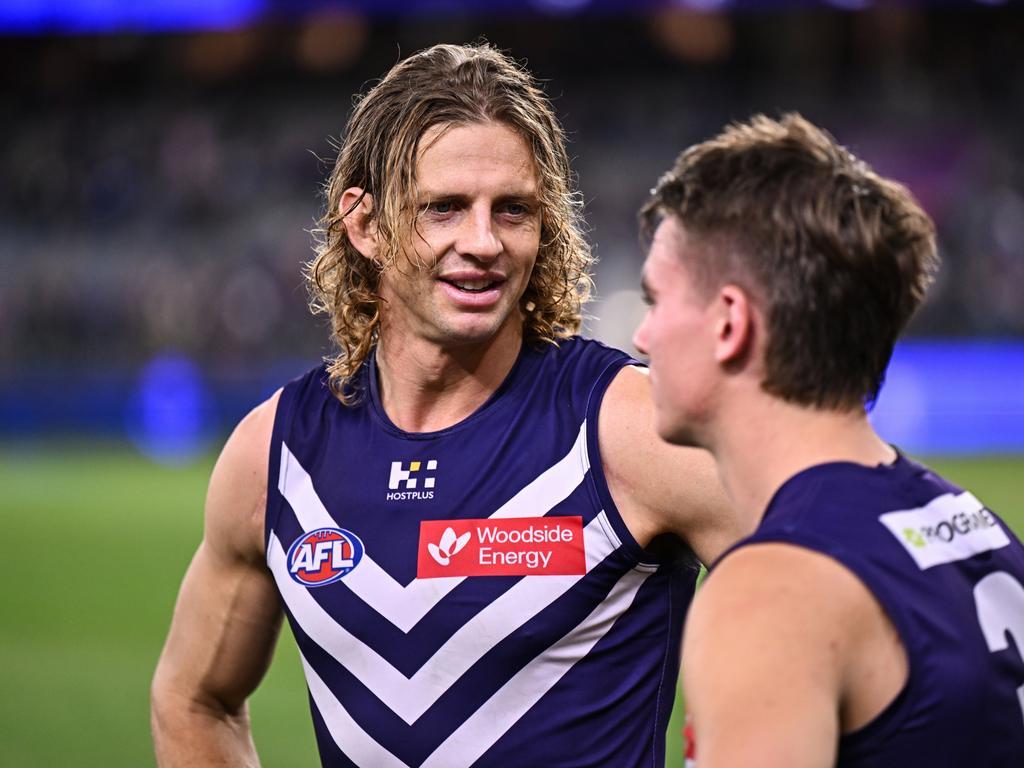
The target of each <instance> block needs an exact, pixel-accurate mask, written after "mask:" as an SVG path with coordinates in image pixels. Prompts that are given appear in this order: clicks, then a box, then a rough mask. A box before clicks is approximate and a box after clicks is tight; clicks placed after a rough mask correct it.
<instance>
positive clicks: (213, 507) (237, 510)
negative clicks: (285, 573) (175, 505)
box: [206, 390, 281, 560]
mask: <svg viewBox="0 0 1024 768" xmlns="http://www.w3.org/2000/svg"><path fill="white" fill-rule="evenodd" d="M280 397H281V390H278V391H277V392H275V393H274V394H273V395H271V396H270V397H269V398H267V399H266V400H265V401H264V402H262V403H260V404H259V405H258V406H256V407H255V408H253V409H252V410H251V411H250V412H249V413H248V414H247V415H246V416H245V418H243V419H242V420H241V421H240V422H239V423H238V426H236V427H235V429H234V431H233V432H232V433H231V436H230V437H229V438H228V440H227V442H226V443H225V445H224V448H223V450H222V451H221V454H220V457H219V458H218V459H217V463H216V465H215V466H214V468H213V474H212V475H211V476H210V486H209V489H208V491H207V494H206V540H207V542H208V543H210V544H211V545H212V546H215V547H217V548H218V549H221V554H224V555H228V556H232V555H233V556H235V557H241V558H243V559H246V560H262V559H263V556H264V551H265V550H264V547H265V545H264V541H263V522H264V514H265V509H266V503H267V478H268V462H269V456H270V438H271V434H272V432H273V429H274V418H275V415H276V413H277V403H278V400H279V399H280Z"/></svg>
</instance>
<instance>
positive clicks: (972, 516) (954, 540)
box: [878, 491, 1010, 571]
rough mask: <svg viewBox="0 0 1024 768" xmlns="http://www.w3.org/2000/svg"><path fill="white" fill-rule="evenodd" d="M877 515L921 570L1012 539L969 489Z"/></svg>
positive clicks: (1003, 544) (977, 552)
mask: <svg viewBox="0 0 1024 768" xmlns="http://www.w3.org/2000/svg"><path fill="white" fill-rule="evenodd" d="M878 519H879V521H880V522H881V523H882V525H884V526H885V527H886V528H888V529H889V531H890V532H891V533H892V535H893V536H895V537H896V540H897V541H899V543H900V544H902V545H903V548H904V549H906V550H907V552H908V553H909V554H910V556H911V557H912V558H914V562H916V563H917V567H918V568H920V569H921V570H922V571H923V570H925V569H926V568H931V567H932V566H935V565H942V564H943V563H953V562H956V561H957V560H966V559H967V558H968V557H973V556H974V555H977V554H980V553H981V552H988V551H989V550H992V549H999V548H1000V547H1005V546H1006V545H1007V544H1009V543H1010V539H1009V538H1008V537H1007V536H1006V532H1005V531H1003V529H1002V527H1001V526H1000V525H999V523H998V521H997V520H996V518H995V515H993V514H992V512H991V511H990V510H989V509H988V508H987V507H986V506H985V505H984V504H982V503H981V502H980V501H978V500H977V499H976V498H975V497H974V496H973V495H972V494H970V493H968V492H967V491H964V492H963V493H959V494H952V493H944V494H942V495H941V496H938V497H936V498H934V499H932V500H931V501H930V502H928V503H927V504H926V505H925V506H923V507H918V508H917V509H905V510H900V511H897V512H887V513H886V514H884V515H881V516H880V517H879V518H878Z"/></svg>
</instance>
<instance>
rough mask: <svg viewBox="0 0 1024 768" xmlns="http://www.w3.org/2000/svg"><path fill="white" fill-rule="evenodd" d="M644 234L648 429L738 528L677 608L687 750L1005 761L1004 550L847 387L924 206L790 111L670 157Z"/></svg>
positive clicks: (1012, 564)
mask: <svg viewBox="0 0 1024 768" xmlns="http://www.w3.org/2000/svg"><path fill="white" fill-rule="evenodd" d="M642 218H643V220H644V222H645V224H646V227H647V229H648V231H649V232H652V233H653V238H652V241H651V245H650V252H649V255H648V257H647V262H646V264H645V266H644V276H643V282H644V286H645V289H646V292H647V294H648V296H649V299H650V304H651V306H650V309H649V311H648V314H647V316H646V318H645V319H644V321H643V323H642V325H641V326H640V327H639V328H638V329H637V332H636V336H635V341H636V345H637V347H638V348H639V349H641V350H642V351H645V352H647V353H648V354H649V355H650V359H651V381H652V387H653V391H654V400H655V412H656V424H657V430H658V433H659V434H660V435H661V436H662V437H663V438H665V439H666V440H669V441H671V442H673V443H676V444H679V445H691V446H703V447H706V448H708V449H710V451H711V452H712V454H713V455H714V456H715V459H716V461H717V463H718V467H719V473H720V475H721V477H722V480H723V483H724V485H725V487H726V490H727V492H728V493H729V495H730V497H731V498H732V500H733V502H734V504H735V507H736V510H737V512H738V513H739V514H740V515H741V516H744V517H746V518H747V521H748V525H749V526H750V527H751V528H752V529H753V528H754V527H755V526H756V532H755V533H754V534H753V535H751V536H748V537H746V538H743V539H742V540H740V541H738V542H737V543H736V544H734V545H733V546H732V547H731V548H730V549H729V551H728V552H727V553H726V554H725V555H723V556H722V557H721V558H720V559H719V560H718V561H717V562H716V563H715V564H714V565H713V566H712V570H711V573H710V574H709V577H708V579H707V580H706V582H705V584H704V586H703V587H702V590H701V592H700V594H699V595H698V596H697V598H696V599H695V601H694V604H693V607H692V610H691V612H690V616H689V617H688V619H687V628H686V636H685V640H684V646H683V647H684V650H683V654H684V656H683V669H684V673H683V675H684V686H685V692H686V698H687V706H688V709H689V710H690V712H691V715H692V726H693V730H694V732H695V737H696V739H695V747H696V764H697V766H699V768H733V767H735V768H749V767H750V766H758V768H776V767H777V768H812V767H813V768H824V766H832V765H838V766H843V767H844V768H853V767H854V766H857V767H858V768H859V767H860V766H864V767H865V768H867V766H871V767H872V768H906V767H907V766H929V768H933V767H934V768H937V767H938V766H948V767H949V768H953V766H956V767H957V768H962V767H963V766H974V765H977V766H986V767H987V768H1011V766H1020V765H1024V685H1022V683H1024V660H1022V658H1021V653H1022V649H1024V547H1022V545H1021V543H1020V541H1019V540H1018V539H1017V538H1016V537H1015V536H1014V535H1013V534H1012V533H1011V532H1010V531H1009V530H1008V529H1007V528H1006V526H1005V525H1004V524H1003V523H1002V521H1001V520H999V519H998V517H996V515H995V514H994V513H993V512H992V511H991V510H989V509H987V508H986V507H985V506H984V505H983V504H982V503H981V502H980V501H978V499H976V498H975V497H974V496H972V495H971V494H970V493H969V492H966V491H963V490H961V489H959V488H957V487H956V486H954V485H953V484H952V483H949V482H948V481H946V480H944V479H942V478H941V477H938V476H937V475H935V474H934V473H933V472H931V471H930V470H928V469H927V468H926V467H923V466H921V465H920V464H917V463H915V462H913V461H911V460H910V459H908V458H907V457H905V456H904V455H902V454H901V453H899V452H898V451H897V450H896V449H894V448H893V447H892V446H890V445H888V444H886V443H885V442H884V441H882V440H881V439H880V438H879V437H878V435H877V434H876V433H875V432H874V430H873V429H872V427H871V425H870V423H869V422H868V419H867V414H866V411H865V405H866V404H867V403H870V402H871V401H872V400H874V398H875V397H876V396H877V394H878V391H879V388H880V387H881V383H882V378H883V375H884V373H885V368H886V365H887V364H888V361H889V357H890V355H891V353H892V349H893V346H894V344H895V342H896V338H897V337H898V335H899V334H900V332H901V331H902V330H903V328H904V326H905V325H906V323H907V321H908V320H909V319H910V317H911V315H912V314H913V312H914V310H915V309H916V308H917V306H918V304H919V303H920V302H921V300H922V298H923V296H924V293H925V290H926V288H927V286H928V284H929V282H930V281H931V279H932V275H933V274H934V271H935V269H936V267H937V257H936V252H935V238H934V232H933V227H932V223H931V221H930V220H929V218H928V216H927V215H926V214H925V213H924V212H923V211H922V210H921V208H920V207H919V206H918V205H917V203H916V202H915V201H914V200H913V198H912V197H911V195H910V193H909V192H908V191H907V190H906V189H905V188H903V187H902V186H900V185H898V184H896V183H894V182H892V181H889V180H886V179H883V178H881V177H879V176H878V175H877V174H875V173H874V172H872V171H871V170H870V169H869V168H868V167H867V166H866V165H864V163H862V162H861V161H859V160H857V159H856V158H854V157H853V156H852V155H851V154H850V153H849V152H847V151H846V150H845V149H843V148H842V147H840V146H839V145H837V144H836V143H835V141H834V140H833V139H832V137H831V136H829V135H828V134H827V133H825V132H824V131H822V130H820V129H818V128H817V127H815V126H814V125H812V124H811V123H809V122H808V121H806V120H804V119H803V118H801V117H799V116H797V115H788V116H786V117H784V118H783V119H782V120H781V121H774V120H770V119H768V118H766V117H763V116H759V117H756V118H754V119H753V120H751V121H749V122H747V123H743V124H736V125H732V126H730V127H729V128H727V129H726V130H725V131H724V132H723V133H721V134H720V135H719V136H716V137H715V138H713V139H711V140H709V141H706V142H704V143H702V144H699V145H697V146H695V147H692V148H690V149H688V150H687V151H685V152H684V153H683V154H682V155H680V157H679V159H678V161H677V162H676V164H675V166H674V167H673V168H672V169H671V170H670V171H669V172H668V173H667V174H665V176H664V177H662V179H661V180H660V182H659V184H658V186H657V188H656V189H655V190H654V192H653V195H652V197H651V199H650V201H649V202H648V203H647V205H646V207H645V208H644V210H643V212H642Z"/></svg>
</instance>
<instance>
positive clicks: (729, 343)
mask: <svg viewBox="0 0 1024 768" xmlns="http://www.w3.org/2000/svg"><path fill="white" fill-rule="evenodd" d="M715 304H716V307H715V359H716V360H717V361H718V362H719V363H722V364H723V365H736V364H740V363H741V362H742V361H743V360H744V359H746V358H747V357H748V356H749V354H750V353H751V352H752V351H753V347H754V331H755V323H756V318H755V315H754V307H753V305H752V304H751V301H750V296H749V294H748V293H747V292H746V291H744V290H743V289H742V288H740V287H739V286H738V285H733V284H727V285H724V286H722V287H721V288H720V289H719V291H718V296H717V297H716V299H715Z"/></svg>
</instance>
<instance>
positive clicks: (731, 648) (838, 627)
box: [683, 544, 906, 768]
mask: <svg viewBox="0 0 1024 768" xmlns="http://www.w3.org/2000/svg"><path fill="white" fill-rule="evenodd" d="M683 669H684V673H683V678H684V690H685V692H686V703H687V709H688V710H689V713H690V715H691V717H692V724H693V728H694V732H695V735H696V753H697V754H696V756H697V763H698V765H699V766H700V768H747V767H748V766H752V765H756V766H758V768H828V767H829V766H832V765H834V764H835V759H836V750H837V744H838V740H839V735H840V734H841V733H845V732H848V731H851V730H854V729H856V728H859V727H862V726H863V725H865V724H866V723H867V722H869V721H870V720H871V719H872V718H874V717H875V716H876V715H877V714H878V713H879V712H880V711H881V710H882V709H884V707H885V706H886V705H887V704H888V703H889V702H890V701H892V699H893V698H894V697H895V696H896V695H897V693H898V692H899V690H900V688H901V687H902V686H903V683H904V681H905V679H906V659H905V655H904V654H903V651H902V646H900V644H899V640H898V637H897V636H896V634H895V631H894V630H893V629H892V625H891V624H890V622H889V621H888V618H887V617H886V615H885V614H884V612H883V611H882V609H881V607H880V606H879V605H878V603H877V602H876V601H875V600H874V598H873V597H872V595H871V594H870V592H868V590H867V589H866V588H865V587H864V585H863V584H862V583H861V582H860V581H859V580H858V579H857V578H856V577H855V576H854V575H853V574H852V573H850V572H849V571H847V570H846V569H845V568H843V567H842V566H840V565H839V564H838V563H836V562H835V561H833V560H831V559H830V558H827V557H825V556H824V555H821V554H818V553H815V552H811V551H809V550H805V549H801V548H798V547H794V546H791V545H787V544H758V545H756V546H751V547H747V548H743V549H740V550H737V551H736V552H735V553H733V554H731V555H729V557H728V558H726V559H725V560H724V561H723V562H722V563H721V564H720V565H719V566H718V567H717V568H716V569H715V571H714V572H713V573H712V574H711V575H710V577H709V578H708V579H707V580H706V581H705V582H704V586H703V587H702V588H701V590H700V591H699V592H698V593H697V597H696V599H695V600H694V603H693V606H692V607H691V609H690V613H689V615H688V617H687V623H686V634H685V638H684V641H683Z"/></svg>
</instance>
